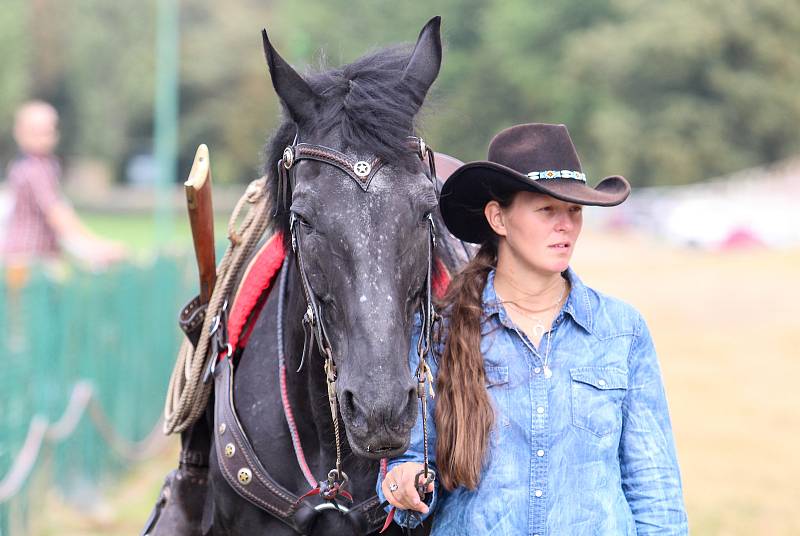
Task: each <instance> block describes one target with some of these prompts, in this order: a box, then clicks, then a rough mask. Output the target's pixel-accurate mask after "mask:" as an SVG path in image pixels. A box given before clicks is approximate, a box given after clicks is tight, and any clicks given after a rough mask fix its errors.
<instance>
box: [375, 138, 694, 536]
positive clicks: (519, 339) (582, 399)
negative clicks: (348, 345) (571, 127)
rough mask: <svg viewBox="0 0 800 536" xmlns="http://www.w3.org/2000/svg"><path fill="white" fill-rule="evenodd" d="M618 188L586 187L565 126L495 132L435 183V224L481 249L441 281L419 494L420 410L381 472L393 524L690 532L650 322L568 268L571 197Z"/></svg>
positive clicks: (611, 183) (596, 196)
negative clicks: (427, 472) (427, 465)
mask: <svg viewBox="0 0 800 536" xmlns="http://www.w3.org/2000/svg"><path fill="white" fill-rule="evenodd" d="M629 192H630V186H629V184H628V182H627V181H626V180H625V179H624V178H623V177H619V176H612V177H607V178H606V179H604V180H603V181H601V182H600V184H598V186H597V187H596V188H590V187H588V186H587V185H586V180H585V176H584V174H583V173H582V172H581V167H580V162H579V160H578V156H577V154H576V152H575V148H574V146H573V144H572V140H571V139H570V137H569V133H568V132H567V129H566V127H564V126H563V125H546V124H528V125H518V126H514V127H511V128H509V129H506V130H504V131H502V132H501V133H499V134H498V135H497V136H496V137H495V138H494V139H493V140H492V142H491V144H490V146H489V159H488V161H480V162H472V163H468V164H465V165H464V166H462V167H461V168H459V169H458V170H456V171H455V172H454V173H453V175H452V176H451V177H450V179H449V180H448V181H447V183H446V184H445V186H444V188H443V190H442V195H441V201H440V208H441V212H442V217H443V219H444V222H445V224H446V225H447V227H448V229H449V230H450V231H451V232H452V233H453V234H454V235H455V236H457V237H458V238H460V239H462V240H465V241H468V242H473V243H479V244H480V245H481V246H480V250H479V252H478V254H477V255H476V256H475V258H474V259H473V260H472V261H471V262H469V263H468V264H467V265H466V266H465V267H464V268H463V270H462V271H461V272H460V273H459V274H458V275H457V276H456V277H454V279H453V281H452V282H451V284H450V288H449V289H448V292H447V295H446V296H445V299H444V303H443V304H442V307H441V310H442V312H443V317H444V321H443V325H442V326H441V327H442V329H440V330H439V334H440V337H439V341H438V344H437V345H436V347H435V348H434V351H433V355H432V356H429V358H428V359H427V361H428V362H429V364H430V366H431V369H432V372H433V374H434V375H435V381H434V388H435V392H436V398H435V399H433V400H432V401H431V403H430V404H429V405H428V412H429V415H428V423H429V426H428V440H429V448H430V451H431V452H430V460H431V466H432V467H433V468H434V469H435V470H436V472H437V479H436V481H435V483H434V484H431V485H430V486H429V487H428V491H429V492H433V493H432V495H430V496H429V499H428V500H427V501H425V502H423V501H421V500H420V497H419V494H418V493H417V491H416V490H415V487H414V484H415V477H416V475H417V474H418V473H419V471H420V469H421V468H422V465H421V462H422V459H423V457H422V456H423V437H422V423H421V419H418V423H417V426H416V427H415V428H414V430H413V432H412V437H411V446H410V448H409V449H408V451H407V452H406V453H405V454H404V455H403V456H401V457H399V458H396V459H393V460H390V462H389V464H388V472H387V474H386V476H385V478H382V479H379V483H378V489H379V493H380V494H381V495H382V497H385V498H386V499H387V500H388V501H389V503H390V504H391V505H392V506H394V507H396V508H397V509H398V510H397V514H396V516H395V521H396V522H397V523H399V524H401V525H406V526H414V525H416V524H418V522H419V521H418V518H419V517H421V518H423V519H424V518H425V517H426V516H427V515H428V514H429V513H430V512H431V511H433V512H435V514H436V515H435V517H434V521H433V527H432V534H433V535H434V536H442V535H450V534H453V535H456V534H458V535H463V534H504V535H505V534H508V535H516V534H528V535H545V534H548V535H549V534H557V535H562V534H563V535H571V536H574V535H582V534H602V535H611V534H626V535H628V534H659V535H661V536H663V535H667V534H686V533H687V530H688V529H687V521H686V514H685V511H684V506H683V499H682V493H681V482H680V474H679V470H678V464H677V460H676V456H675V449H674V444H673V439H672V431H671V426H670V421H669V415H668V411H667V403H666V398H665V395H664V389H663V384H662V381H661V375H660V372H659V366H658V362H657V359H656V354H655V350H654V348H653V343H652V340H651V338H650V334H649V332H648V330H647V326H646V325H645V322H644V320H643V319H642V318H641V316H640V315H639V313H638V312H637V311H636V310H635V309H634V308H633V307H631V306H630V305H627V304H625V303H623V302H621V301H619V300H617V299H614V298H611V297H608V296H605V295H603V294H601V293H599V292H597V291H595V290H593V289H591V288H589V287H587V286H586V285H584V284H583V283H582V282H581V280H580V279H579V278H578V276H577V275H576V274H575V273H574V272H573V271H572V269H571V268H570V267H569V261H570V258H571V257H572V252H573V249H574V248H575V244H576V242H577V239H578V236H579V234H580V231H581V225H582V215H581V209H582V206H583V205H600V206H613V205H618V204H620V203H622V202H623V201H624V200H625V199H626V198H627V196H628V194H629ZM415 349H416V344H414V343H412V352H411V354H412V355H411V358H410V361H411V370H412V371H413V370H416V366H417V362H418V357H417V355H416V352H415ZM411 511H415V513H418V514H417V516H412V515H410V514H411Z"/></svg>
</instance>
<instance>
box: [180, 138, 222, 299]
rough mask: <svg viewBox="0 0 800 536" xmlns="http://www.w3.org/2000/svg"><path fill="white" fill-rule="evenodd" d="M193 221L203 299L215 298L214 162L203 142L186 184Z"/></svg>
mask: <svg viewBox="0 0 800 536" xmlns="http://www.w3.org/2000/svg"><path fill="white" fill-rule="evenodd" d="M183 187H184V190H185V191H186V205H187V207H188V209H189V223H190V225H191V227H192V240H193V241H194V254H195V257H196V258H197V269H198V271H199V273H200V303H202V304H205V303H208V301H209V300H210V299H211V293H212V292H213V291H214V284H215V283H216V280H217V260H216V253H215V252H214V209H213V206H212V204H211V162H210V161H209V159H208V147H206V145H205V144H201V145H200V146H199V147H198V148H197V152H196V153H195V155H194V163H193V164H192V170H191V171H190V172H189V178H188V179H187V180H186V182H185V183H184V184H183Z"/></svg>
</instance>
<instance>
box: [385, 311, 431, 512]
mask: <svg viewBox="0 0 800 536" xmlns="http://www.w3.org/2000/svg"><path fill="white" fill-rule="evenodd" d="M420 328H421V327H420V325H419V322H418V321H417V322H415V323H414V330H413V334H412V338H411V350H410V352H409V357H408V364H409V373H410V374H412V375H413V374H414V372H415V371H416V370H417V364H418V363H419V356H417V339H418V338H419V334H420ZM434 361H435V360H434V359H432V358H431V357H428V359H427V362H428V366H430V368H431V373H432V374H433V377H434V392H435V388H436V387H435V382H436V380H435V378H436V371H437V368H436V364H435V362H434ZM428 394H429V395H430V391H429V392H428ZM434 402H435V399H433V398H431V397H430V396H428V403H427V406H428V411H427V415H426V416H424V417H423V413H422V401H421V400H419V399H417V404H418V406H417V408H418V411H417V421H416V423H415V424H414V426H413V428H412V429H411V440H410V443H409V446H408V449H407V450H406V451H405V452H404V453H403V454H402V455H400V456H398V457H396V458H392V459H390V460H388V463H387V473H388V472H389V471H391V470H392V468H394V467H397V466H398V465H400V464H401V463H405V462H417V463H423V460H424V457H423V453H424V448H425V445H424V435H423V429H422V419H423V418H427V419H428V422H427V427H428V465H429V467H430V468H431V469H433V471H436V427H435V425H434V419H433V415H434ZM382 482H383V476H382V475H381V474H378V482H377V492H378V497H379V498H380V500H381V502H383V501H385V500H386V497H385V496H384V495H383V490H382V489H381V484H382ZM441 492H442V490H440V484H439V479H438V473H437V478H436V480H435V481H434V484H433V493H432V494H431V498H430V499H429V500H428V501H427V505H428V508H429V510H428V513H427V514H424V515H423V514H419V512H415V514H416V515H411V514H410V513H409V512H407V511H405V510H397V511H396V512H395V515H394V522H395V523H397V524H398V525H400V526H402V527H409V528H414V527H417V526H418V525H419V524H420V520H421V521H424V520H425V519H427V518H428V516H430V514H431V513H432V512H433V511H434V510H435V508H436V506H437V504H438V503H439V502H440V499H439V495H440V494H441ZM390 509H391V505H389V506H387V507H386V511H387V512H388V511H389V510H390ZM417 515H418V516H419V517H416V516H417Z"/></svg>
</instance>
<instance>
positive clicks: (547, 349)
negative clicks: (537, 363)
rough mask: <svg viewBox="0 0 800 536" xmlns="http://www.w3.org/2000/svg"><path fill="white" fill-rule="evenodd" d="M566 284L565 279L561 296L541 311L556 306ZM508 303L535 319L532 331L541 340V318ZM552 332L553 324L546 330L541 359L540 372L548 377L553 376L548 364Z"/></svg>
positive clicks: (511, 303) (562, 296)
mask: <svg viewBox="0 0 800 536" xmlns="http://www.w3.org/2000/svg"><path fill="white" fill-rule="evenodd" d="M567 286H568V285H567V282H566V280H565V281H564V288H563V289H562V291H561V296H559V297H558V301H556V302H555V303H554V304H553V305H551V306H550V307H548V308H547V309H544V310H542V311H541V312H546V311H549V310H550V309H552V308H554V307H556V306H558V305H559V304H560V303H561V300H563V299H564V296H565V295H566V293H567ZM508 303H509V304H510V305H513V306H514V308H515V309H517V311H519V313H520V314H521V315H523V316H524V317H526V318H529V319H531V320H535V321H536V324H535V325H534V326H533V331H534V333H536V336H537V338H538V339H539V340H541V337H542V336H543V335H544V323H543V322H542V320H541V318H539V317H538V316H536V317H534V316H531V315H530V314H529V313H528V312H527V311H526V310H525V309H523V308H522V307H520V306H519V305H517V304H516V303H514V302H508ZM552 334H553V326H552V325H551V326H550V329H549V330H548V331H547V343H546V346H545V350H544V360H543V361H542V372H543V373H544V377H545V378H548V379H549V378H552V377H553V371H552V370H551V369H550V365H549V359H550V338H551V337H552Z"/></svg>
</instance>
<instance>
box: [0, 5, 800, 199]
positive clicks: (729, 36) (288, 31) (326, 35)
mask: <svg viewBox="0 0 800 536" xmlns="http://www.w3.org/2000/svg"><path fill="white" fill-rule="evenodd" d="M155 2H156V0H147V1H145V2H133V1H131V0H126V1H120V2H114V3H109V2H106V1H103V0H70V1H69V2H58V1H56V0H37V1H36V2H23V1H22V0H9V2H6V4H8V6H7V7H6V9H5V10H4V12H3V13H2V15H0V43H2V44H4V45H6V44H9V45H11V44H13V46H3V47H0V50H3V51H6V50H8V51H9V52H7V53H5V54H4V55H3V56H4V58H3V59H4V61H3V62H2V66H0V70H2V73H0V74H2V76H0V95H2V96H3V98H2V99H0V121H2V127H3V128H2V134H3V141H2V142H0V155H2V156H3V157H6V156H7V155H8V153H9V149H10V144H9V143H8V136H6V134H8V133H10V125H9V124H8V120H9V118H10V114H11V110H12V109H13V107H14V106H16V104H18V102H19V101H21V100H22V99H23V98H24V97H26V96H28V95H36V96H41V97H45V98H49V99H50V100H53V101H54V102H55V103H56V104H57V105H58V106H59V108H60V109H61V110H62V114H63V122H64V127H65V135H64V143H63V146H62V153H63V154H68V155H71V154H81V155H91V156H99V157H102V158H105V159H107V160H109V161H110V162H112V163H113V164H114V166H115V168H116V169H118V170H121V169H122V166H123V165H124V162H125V159H126V158H127V157H128V156H129V155H130V154H131V153H133V152H137V151H138V152H141V151H144V150H149V145H150V143H151V142H150V139H151V136H152V128H153V112H152V109H153V94H154V87H153V76H154V71H155V61H156V60H155V58H154V41H155V16H156V15H155ZM180 5H181V71H180V75H181V103H180V108H181V117H180V151H181V163H180V169H181V170H188V168H189V166H190V165H191V160H192V157H193V154H194V150H195V148H196V146H197V144H199V143H207V144H208V145H209V147H210V148H211V158H212V165H213V169H214V177H215V180H217V181H241V182H244V181H247V180H249V179H252V178H253V177H255V176H256V175H257V173H258V172H259V169H260V167H261V165H262V163H261V162H260V161H259V153H260V150H261V147H262V145H263V143H264V141H265V140H266V138H267V137H268V135H269V133H270V131H271V130H272V129H273V128H274V127H275V126H276V125H277V122H278V120H279V114H280V105H279V103H278V102H277V99H276V97H275V96H274V93H273V91H272V87H271V85H270V83H269V79H268V77H267V75H266V67H265V65H264V59H263V54H262V52H261V43H260V36H259V32H260V30H261V28H262V27H266V28H267V29H268V31H269V34H270V38H271V39H272V40H273V42H274V43H275V44H276V46H277V47H278V49H279V50H280V51H281V53H282V54H283V55H284V57H286V58H287V59H288V60H289V61H290V62H291V63H293V64H294V65H295V66H296V67H298V68H299V69H300V70H307V69H309V68H318V67H319V66H321V65H328V66H336V65H340V64H342V63H344V62H348V61H351V60H353V59H355V58H357V57H358V56H360V55H361V54H363V53H365V52H367V51H369V50H371V49H374V48H376V47H380V46H384V45H387V44H390V43H396V42H413V41H414V39H415V38H416V36H417V33H418V32H419V30H420V28H421V27H422V25H423V24H424V22H425V21H426V20H427V19H428V18H429V17H430V16H432V15H434V14H440V15H442V17H443V37H444V41H445V58H444V63H443V67H442V71H441V74H440V77H439V80H438V81H437V83H436V84H435V86H434V89H433V91H432V94H431V96H430V98H429V106H428V107H427V110H426V112H425V113H424V114H423V117H422V118H421V121H420V125H421V127H422V132H423V134H424V135H425V136H426V137H427V138H428V140H429V142H430V143H431V144H432V145H433V146H434V147H436V148H437V149H438V150H442V151H444V152H448V153H450V154H453V155H455V156H457V157H459V158H461V159H464V160H468V159H477V158H482V157H484V156H485V153H486V145H487V143H488V141H489V140H490V138H491V137H492V135H493V134H494V133H495V132H497V131H498V130H500V129H501V128H503V127H505V126H509V125H511V124H514V123H521V122H530V121H546V122H561V123H565V124H567V125H568V126H569V128H570V132H571V133H572V136H573V138H574V140H575V142H576V145H577V146H578V150H579V152H580V153H581V155H582V157H583V161H584V167H585V168H586V170H587V171H588V172H589V174H590V175H591V176H592V177H593V178H594V179H595V180H596V179H598V178H600V177H601V176H603V175H605V174H611V173H622V174H624V175H626V176H627V177H629V178H630V179H631V180H632V182H634V183H635V184H671V183H685V182H691V181H697V180H702V179H704V178H707V177H710V176H714V175H718V174H721V173H725V172H729V171H733V170H736V169H739V168H742V167H747V166H751V165H755V164H760V163H766V162H770V161H774V160H777V159H780V158H784V157H786V156H789V155H791V154H793V153H796V152H798V150H800V130H799V129H797V128H796V125H797V124H798V123H799V122H800V99H798V98H797V95H798V94H800V38H798V35H800V4H798V3H797V2H786V1H785V0H761V1H759V2H752V1H746V0H728V1H723V0H698V1H691V0H670V1H667V2H662V1H656V0H596V1H592V2H585V1H581V0H560V1H559V2H552V1H546V0H503V1H501V0H430V1H429V2H427V3H425V4H424V9H420V8H417V9H409V8H408V7H409V6H408V5H405V4H403V3H398V2H396V1H395V2H392V1H389V0H355V1H347V0H326V1H324V2H323V1H321V0H305V1H302V2H297V1H294V2H293V1H290V0H274V1H273V2H263V1H257V0H242V1H240V2H228V3H223V2H215V1H212V0H184V1H183V2H181V4H180ZM21 21H22V24H20V22H21Z"/></svg>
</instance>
